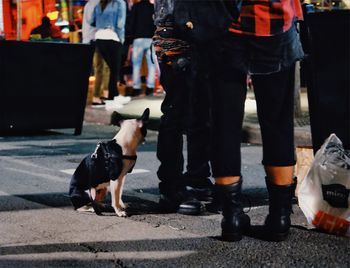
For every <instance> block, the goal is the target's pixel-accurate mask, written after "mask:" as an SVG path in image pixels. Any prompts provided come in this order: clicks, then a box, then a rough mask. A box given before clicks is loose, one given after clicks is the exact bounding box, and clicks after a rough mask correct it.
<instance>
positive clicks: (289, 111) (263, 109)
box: [252, 65, 295, 166]
mask: <svg viewBox="0 0 350 268" xmlns="http://www.w3.org/2000/svg"><path fill="white" fill-rule="evenodd" d="M293 70H294V65H293V66H292V67H291V68H290V69H287V70H285V71H282V72H278V73H273V74H269V75H254V76H252V80H253V85H254V92H255V97H256V104H257V113H258V118H259V123H260V128H261V136H262V142H263V161H262V163H263V165H265V166H293V165H294V164H295V155H294V119H293V118H294V86H293V80H294V72H293Z"/></svg>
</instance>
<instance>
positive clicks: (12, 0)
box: [0, 0, 86, 42]
mask: <svg viewBox="0 0 350 268" xmlns="http://www.w3.org/2000/svg"><path fill="white" fill-rule="evenodd" d="M0 3H1V5H0V8H1V7H2V11H1V9H0V31H1V29H3V32H4V33H3V35H4V37H5V39H6V40H16V39H17V40H28V39H29V37H30V32H31V30H32V29H33V28H35V27H37V26H39V25H40V24H41V19H42V17H43V16H47V17H49V18H50V21H51V24H52V25H55V27H58V28H59V30H60V31H61V38H60V39H61V40H63V41H71V40H72V39H74V41H75V42H78V41H79V39H78V38H72V37H73V36H77V34H76V33H78V32H79V30H80V29H81V21H82V11H83V8H84V5H85V4H86V0H0ZM19 17H20V18H21V20H20V21H18V19H17V18H19ZM1 26H2V27H1ZM72 33H75V35H73V34H72ZM0 34H1V33H0Z"/></svg>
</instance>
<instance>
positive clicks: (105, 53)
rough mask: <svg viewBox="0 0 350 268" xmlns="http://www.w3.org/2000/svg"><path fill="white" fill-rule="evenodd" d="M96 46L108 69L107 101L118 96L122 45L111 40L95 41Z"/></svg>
mask: <svg viewBox="0 0 350 268" xmlns="http://www.w3.org/2000/svg"><path fill="white" fill-rule="evenodd" d="M96 46H97V47H98V49H99V51H100V52H101V54H102V57H103V59H104V60H105V61H106V63H107V65H108V67H109V70H110V72H109V83H108V99H110V100H112V99H113V98H114V96H118V87H117V81H118V79H119V73H120V65H121V52H122V44H121V43H119V42H116V41H113V40H100V39H97V40H96Z"/></svg>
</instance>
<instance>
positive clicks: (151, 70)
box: [144, 38, 156, 95]
mask: <svg viewBox="0 0 350 268" xmlns="http://www.w3.org/2000/svg"><path fill="white" fill-rule="evenodd" d="M151 46H152V39H151V38H145V41H144V48H145V55H146V62H147V80H146V82H147V83H146V85H147V89H146V95H150V94H152V93H153V90H154V83H155V79H156V69H155V64H154V58H155V55H154V48H153V47H151Z"/></svg>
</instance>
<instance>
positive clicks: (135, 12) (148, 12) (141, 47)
mask: <svg viewBox="0 0 350 268" xmlns="http://www.w3.org/2000/svg"><path fill="white" fill-rule="evenodd" d="M153 16H154V6H153V4H151V3H150V2H149V0H141V1H139V2H137V3H135V4H134V5H133V6H132V9H131V13H130V25H129V27H130V35H131V37H132V38H133V39H134V41H133V43H132V80H133V93H132V95H133V96H140V94H141V74H140V70H141V65H142V60H143V57H144V56H145V57H146V62H147V79H146V85H147V88H146V95H149V94H152V93H153V90H154V83H155V64H154V62H153V61H154V60H155V57H154V49H152V37H153V34H154V31H155V25H154V21H153Z"/></svg>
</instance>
